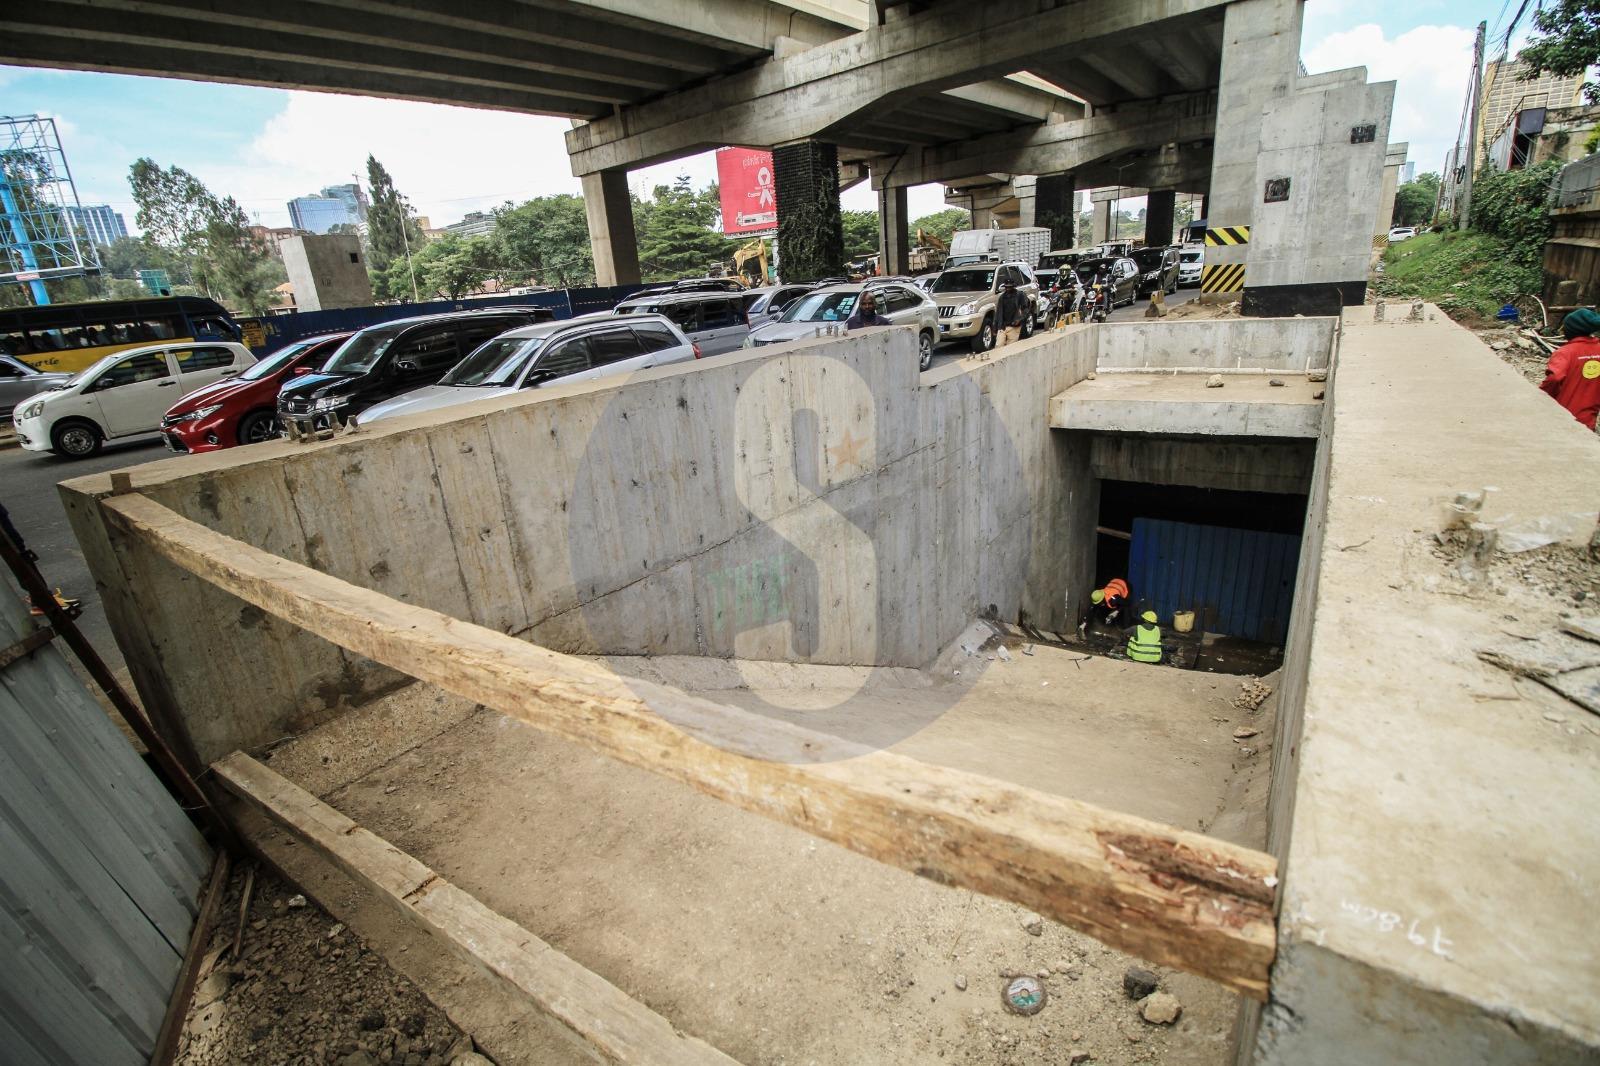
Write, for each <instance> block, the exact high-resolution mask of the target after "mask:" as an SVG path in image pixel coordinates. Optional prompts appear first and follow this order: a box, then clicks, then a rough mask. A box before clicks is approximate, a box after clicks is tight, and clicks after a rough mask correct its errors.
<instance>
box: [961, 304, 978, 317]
mask: <svg viewBox="0 0 1600 1066" xmlns="http://www.w3.org/2000/svg"><path fill="white" fill-rule="evenodd" d="M977 310H978V305H977V304H962V305H961V306H960V307H958V308H956V314H958V315H970V314H975V313H976V312H977Z"/></svg>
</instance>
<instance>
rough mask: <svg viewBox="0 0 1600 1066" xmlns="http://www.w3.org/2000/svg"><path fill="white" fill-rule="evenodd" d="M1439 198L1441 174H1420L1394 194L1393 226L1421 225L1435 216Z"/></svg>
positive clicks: (1391, 223)
mask: <svg viewBox="0 0 1600 1066" xmlns="http://www.w3.org/2000/svg"><path fill="white" fill-rule="evenodd" d="M1438 198H1439V175H1437V174H1433V173H1427V174H1419V175H1417V178H1416V180H1415V181H1408V182H1406V183H1405V184H1404V185H1402V186H1400V188H1398V189H1396V190H1395V194H1394V218H1393V220H1392V221H1391V222H1390V223H1389V224H1390V225H1392V226H1420V225H1421V224H1422V223H1424V222H1427V221H1428V220H1429V219H1431V218H1432V217H1433V205H1434V202H1435V201H1437V200H1438Z"/></svg>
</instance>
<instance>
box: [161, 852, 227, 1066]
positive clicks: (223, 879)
mask: <svg viewBox="0 0 1600 1066" xmlns="http://www.w3.org/2000/svg"><path fill="white" fill-rule="evenodd" d="M227 887H228V853H227V852H226V851H222V850H220V849H219V850H218V851H217V859H216V862H215V863H214V864H213V865H212V867H211V879H210V880H209V881H207V882H206V887H205V895H204V896H202V897H201V899H200V914H199V916H198V917H196V918H195V921H194V929H193V930H191V931H190V933H189V946H188V948H187V950H185V951H184V953H183V967H182V968H181V969H180V970H179V971H178V983H177V987H175V988H174V989H173V990H172V998H171V999H169V1000H167V1012H166V1014H165V1015H163V1017H162V1019H161V1029H160V1031H159V1032H157V1033H156V1046H155V1050H154V1051H153V1052H151V1054H150V1066H167V1064H168V1063H170V1062H171V1061H172V1060H173V1059H174V1058H175V1057H176V1056H177V1054H178V1037H179V1036H181V1035H182V1034H183V1023H184V1019H185V1018H187V1017H188V1014H189V1001H190V1000H191V999H193V998H194V986H195V985H196V984H198V983H199V981H200V962H201V960H202V959H203V958H204V957H205V953H206V945H207V944H208V943H210V941H211V929H212V927H213V926H215V925H216V923H217V915H219V914H221V913H222V896H223V893H224V892H225V891H226V890H227Z"/></svg>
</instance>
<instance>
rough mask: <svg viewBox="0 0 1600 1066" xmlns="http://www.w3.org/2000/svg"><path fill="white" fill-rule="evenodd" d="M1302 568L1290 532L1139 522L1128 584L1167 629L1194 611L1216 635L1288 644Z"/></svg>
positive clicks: (1138, 600)
mask: <svg viewBox="0 0 1600 1066" xmlns="http://www.w3.org/2000/svg"><path fill="white" fill-rule="evenodd" d="M1299 563H1300V538H1299V537H1296V536H1292V535H1290V534H1287V533H1261V532H1257V531H1256V530H1253V529H1228V528H1226V527H1223V526H1201V525H1193V524H1191V523H1188V522H1165V521H1161V520H1159V519H1154V518H1139V519H1135V520H1134V523H1133V543H1132V544H1131V545H1130V547H1129V553H1128V584H1129V585H1130V586H1131V589H1130V591H1131V593H1132V596H1133V600H1134V602H1135V603H1139V604H1148V605H1149V606H1151V607H1154V609H1155V611H1156V613H1157V614H1159V615H1160V616H1161V621H1162V623H1163V624H1165V623H1167V622H1168V621H1169V620H1170V619H1171V618H1172V615H1173V613H1174V612H1176V611H1193V612H1195V615H1196V625H1201V624H1204V625H1205V627H1206V629H1207V631H1208V632H1212V633H1223V634H1226V635H1228V636H1235V637H1244V638H1245V639H1247V640H1259V641H1261V642H1262V643H1265V644H1282V643H1283V640H1284V637H1285V635H1286V634H1287V633H1288V632H1289V608H1290V606H1291V605H1292V604H1293V602H1294V575H1295V569H1296V568H1297V567H1298V566H1299Z"/></svg>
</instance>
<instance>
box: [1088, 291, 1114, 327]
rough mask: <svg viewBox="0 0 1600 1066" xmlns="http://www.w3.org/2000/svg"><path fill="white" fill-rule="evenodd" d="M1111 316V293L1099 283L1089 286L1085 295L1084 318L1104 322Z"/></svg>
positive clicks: (1089, 320)
mask: <svg viewBox="0 0 1600 1066" xmlns="http://www.w3.org/2000/svg"><path fill="white" fill-rule="evenodd" d="M1109 317H1111V293H1110V292H1108V291H1106V287H1105V286H1103V285H1100V284H1098V283H1096V284H1094V285H1091V286H1089V289H1088V291H1087V292H1085V293H1084V296H1083V320H1084V321H1085V322H1104V321H1105V320H1106V319H1107V318H1109Z"/></svg>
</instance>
